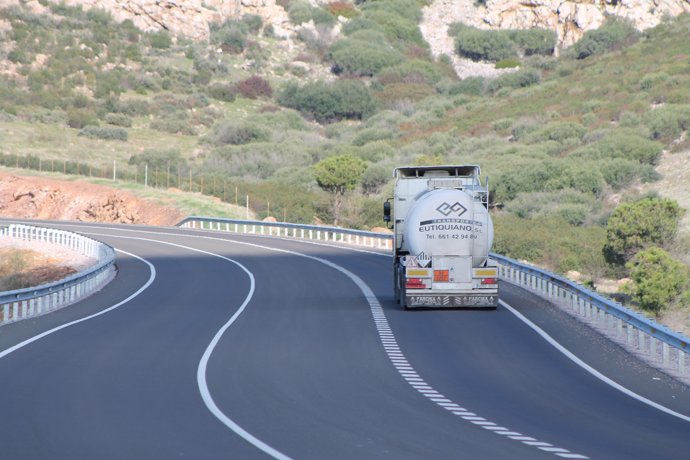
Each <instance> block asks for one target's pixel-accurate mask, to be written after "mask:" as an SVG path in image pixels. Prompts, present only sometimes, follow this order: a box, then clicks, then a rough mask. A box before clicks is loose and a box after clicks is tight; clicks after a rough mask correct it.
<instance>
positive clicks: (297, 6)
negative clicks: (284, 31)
mask: <svg viewBox="0 0 690 460" xmlns="http://www.w3.org/2000/svg"><path fill="white" fill-rule="evenodd" d="M288 17H289V18H290V22H291V23H293V24H294V25H296V26H299V25H302V24H304V23H305V22H309V21H311V20H312V7H311V5H310V4H309V3H307V2H306V1H301V0H298V1H294V2H291V3H290V6H289V8H288Z"/></svg>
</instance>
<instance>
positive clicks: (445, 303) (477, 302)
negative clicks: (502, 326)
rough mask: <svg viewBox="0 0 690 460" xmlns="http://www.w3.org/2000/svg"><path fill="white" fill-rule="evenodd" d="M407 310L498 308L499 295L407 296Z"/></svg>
mask: <svg viewBox="0 0 690 460" xmlns="http://www.w3.org/2000/svg"><path fill="white" fill-rule="evenodd" d="M405 306H406V307H407V308H424V307H427V308H462V307H468V308H496V307H498V295H497V294H410V293H409V292H408V293H407V294H406V295H405Z"/></svg>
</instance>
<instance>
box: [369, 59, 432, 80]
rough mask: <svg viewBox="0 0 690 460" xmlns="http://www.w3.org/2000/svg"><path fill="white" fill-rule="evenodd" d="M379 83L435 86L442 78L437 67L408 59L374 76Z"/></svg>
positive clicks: (429, 63) (427, 62)
mask: <svg viewBox="0 0 690 460" xmlns="http://www.w3.org/2000/svg"><path fill="white" fill-rule="evenodd" d="M376 77H377V79H378V81H379V82H381V83H382V84H384V85H387V84H389V83H426V84H428V85H435V84H437V83H438V82H439V81H441V79H442V78H443V74H442V73H441V71H440V70H439V68H438V66H437V65H434V64H433V63H431V62H429V61H423V60H421V59H410V60H406V61H403V62H401V63H400V64H396V65H394V66H389V67H385V68H383V69H382V70H380V71H379V72H378V74H377V75H376Z"/></svg>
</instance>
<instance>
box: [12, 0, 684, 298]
mask: <svg viewBox="0 0 690 460" xmlns="http://www.w3.org/2000/svg"><path fill="white" fill-rule="evenodd" d="M76 3H77V2H71V3H70V4H69V5H73V4H76ZM125 3H127V2H125ZM125 3H122V4H125ZM283 3H284V4H283ZM283 3H281V4H280V5H279V6H278V8H282V9H283V11H284V12H285V14H286V15H287V18H288V21H289V25H286V26H285V27H284V29H285V30H289V31H290V32H289V33H290V34H292V35H290V38H289V39H287V38H285V37H283V36H281V35H280V31H277V30H276V27H275V25H274V24H273V23H271V22H270V21H268V20H266V18H264V17H263V16H261V15H258V14H242V13H241V12H240V15H239V16H228V17H226V18H225V19H224V20H223V21H221V22H212V23H210V24H207V25H208V28H209V29H208V40H209V41H208V42H207V41H204V40H202V41H197V40H193V39H191V38H189V37H187V36H184V35H174V34H171V33H170V32H168V31H167V30H165V29H163V30H155V28H152V29H151V30H147V31H145V30H142V29H139V28H138V27H137V25H136V24H135V23H134V21H133V20H125V21H122V22H120V19H121V18H120V17H119V16H118V17H117V18H118V20H116V16H115V14H116V13H110V12H108V11H105V10H102V9H99V8H92V9H89V10H83V9H82V8H79V7H74V6H69V5H66V4H62V3H61V4H58V3H53V2H48V1H41V2H27V3H23V2H16V5H15V6H12V7H9V8H4V9H2V10H0V31H1V32H0V33H1V34H2V37H3V43H4V44H3V46H2V50H0V142H1V144H0V164H3V165H5V166H9V167H13V168H22V169H26V170H31V171H37V172H39V173H41V174H46V173H50V174H53V173H54V174H57V173H60V174H63V175H72V176H81V177H88V178H91V179H92V180H96V178H101V179H108V178H112V177H113V175H114V174H115V175H116V177H117V179H118V183H120V184H138V185H136V186H134V185H133V187H136V188H139V189H143V190H150V189H154V188H157V189H161V191H164V190H165V189H168V188H174V189H177V190H182V191H185V192H191V193H197V194H204V195H209V196H214V197H216V199H218V200H221V201H226V202H230V203H236V202H238V201H240V199H241V198H242V197H245V198H248V200H249V204H250V207H251V208H252V210H253V211H254V212H255V213H256V216H257V217H258V218H264V217H266V216H267V215H268V214H272V215H274V216H276V217H278V218H279V219H280V220H283V219H285V220H288V221H293V222H333V220H334V217H335V214H336V211H335V209H334V207H333V201H334V200H333V197H332V196H330V195H329V193H328V191H326V190H324V189H322V188H320V187H319V185H318V183H317V181H316V178H315V175H314V169H313V166H314V165H316V164H318V163H319V162H320V161H322V160H324V159H326V158H329V157H334V156H347V157H349V158H352V157H354V158H356V159H358V160H357V161H360V162H361V163H362V164H363V165H364V167H365V168H364V173H363V175H362V176H361V177H358V178H357V181H356V183H357V187H356V189H355V190H354V191H353V192H350V193H348V194H347V195H346V197H345V200H344V203H343V209H342V210H341V212H340V217H341V219H340V223H341V224H342V225H344V226H350V227H356V228H367V227H372V226H375V225H379V224H380V219H381V217H380V207H381V202H382V201H383V200H385V199H386V198H387V197H389V196H390V194H391V183H390V172H391V170H392V169H393V167H395V166H399V165H401V164H415V163H416V164H421V163H477V164H479V165H481V166H482V169H483V172H484V175H485V176H489V177H490V178H491V189H492V197H491V199H492V205H494V216H495V224H496V232H497V237H496V244H495V248H496V250H497V251H499V252H502V253H504V254H507V255H510V256H512V257H516V258H520V259H525V260H530V261H532V262H535V263H539V264H541V265H543V266H546V267H549V268H551V269H554V270H556V271H559V272H563V273H565V272H567V271H570V270H577V271H580V272H581V273H583V275H584V280H585V281H587V282H593V283H595V284H596V283H598V282H599V281H600V279H602V278H605V277H621V276H624V275H627V274H629V273H628V272H629V269H627V268H626V267H625V266H624V265H622V264H621V262H620V261H618V262H617V263H612V262H611V261H610V260H607V259H605V258H604V253H603V248H604V247H605V245H606V244H610V241H608V240H607V238H608V236H607V235H608V234H607V226H608V225H609V221H610V217H611V216H612V215H615V213H616V212H617V209H620V208H621V206H622V205H628V204H630V205H632V204H634V203H637V202H638V201H639V200H640V199H641V198H643V197H644V196H645V195H644V194H645V193H648V192H650V191H654V190H660V192H661V193H662V194H664V195H665V194H670V195H669V196H678V198H679V200H680V201H681V204H682V205H685V204H687V203H686V200H687V195H684V191H683V189H682V188H681V187H679V186H678V185H677V184H678V183H679V182H680V183H687V182H688V180H687V176H678V174H679V173H680V171H681V170H680V169H678V168H673V171H672V174H673V175H671V174H670V173H669V176H668V181H667V182H664V178H663V177H662V174H664V172H665V171H667V170H665V169H664V165H666V164H668V162H671V163H674V164H677V165H684V164H686V163H687V162H686V161H684V159H685V158H687V155H688V150H689V149H690V141H689V140H688V138H687V129H688V126H690V89H688V88H690V69H689V68H688V66H687V62H688V59H687V58H688V56H690V43H688V41H687V39H686V38H687V30H688V27H689V26H690V18H689V17H688V16H687V15H681V16H679V17H678V18H676V19H669V20H667V21H666V22H662V23H661V24H659V25H657V26H655V27H652V28H648V29H646V30H645V31H644V32H640V31H639V30H637V29H636V28H635V27H633V26H632V25H631V24H630V23H628V22H625V21H621V20H615V19H611V20H609V21H607V22H603V23H601V24H599V25H600V27H599V28H597V29H592V30H590V31H588V32H584V29H583V31H582V33H581V37H582V38H581V39H580V40H579V41H577V43H575V44H574V45H572V46H570V47H566V48H560V47H561V45H562V44H563V43H564V42H563V41H562V37H559V33H558V31H556V30H547V29H539V28H532V29H521V30H518V29H500V30H486V29H484V28H479V27H474V26H472V24H471V23H467V24H460V23H453V24H450V25H449V27H448V28H447V30H448V34H450V35H449V36H448V37H446V38H449V39H450V41H449V40H445V41H446V43H452V44H453V48H452V50H451V52H452V54H453V56H448V55H446V56H443V55H439V56H438V57H435V52H434V48H433V47H432V46H430V45H429V43H428V42H427V41H426V40H425V37H424V36H423V35H422V29H423V28H424V27H422V29H420V25H423V24H425V22H424V21H426V19H425V16H424V13H423V9H422V7H423V6H425V5H423V4H421V3H417V2H415V1H414V0H379V1H370V2H361V3H357V4H352V3H348V2H340V1H339V2H332V3H328V4H323V5H318V6H312V5H310V4H307V3H306V2H299V1H290V2H283ZM458 3H461V2H458ZM485 3H486V8H487V10H486V11H489V9H490V8H492V7H496V6H497V5H499V2H498V1H487V2H485ZM503 3H505V2H503ZM532 3H533V2H532ZM577 3H586V2H577ZM682 3H683V2H681V4H682ZM127 4H129V3H127ZM670 4H671V3H668V5H670ZM36 5H39V6H36ZM104 5H106V4H104ZM206 5H207V6H209V5H211V4H210V3H209V2H206ZM432 6H433V5H432ZM209 11H212V10H209ZM425 11H426V10H425ZM118 14H119V13H118ZM221 19H223V18H222V17H221ZM447 19H449V18H447ZM470 22H471V21H470ZM511 24H512V23H511ZM486 44H490V45H491V46H486ZM555 54H559V56H558V57H556V56H555ZM457 60H463V62H471V63H472V65H477V66H481V67H482V68H484V69H492V71H491V72H490V73H489V74H490V77H489V76H488V75H489V74H487V77H482V76H476V75H474V76H470V75H464V76H463V77H464V78H462V79H460V78H459V77H458V75H457V73H456V70H457V67H454V66H453V63H454V62H456V61H457ZM674 159H676V160H677V161H673V160H674ZM683 179H685V180H683ZM665 184H669V186H666V185H665ZM674 190H676V191H675V192H674ZM674 194H676V195H674ZM176 199H177V198H171V200H172V201H175V200H176ZM656 201H658V200H656ZM656 201H655V202H656ZM684 222H686V223H687V222H688V221H687V214H686V220H685V221H684ZM672 233H673V232H671V234H672ZM671 240H672V238H671ZM646 244H647V242H645V243H644V244H643V246H645V245H646ZM654 244H658V243H654ZM688 244H689V243H688V242H687V240H683V239H682V238H678V239H675V240H674V241H667V242H665V243H663V244H662V246H663V247H664V249H665V250H668V251H671V253H672V254H673V257H675V259H680V260H684V261H685V262H686V263H687V253H688ZM626 257H629V254H628V255H626ZM624 262H625V261H624ZM686 278H687V276H686ZM674 302H677V299H675V298H674Z"/></svg>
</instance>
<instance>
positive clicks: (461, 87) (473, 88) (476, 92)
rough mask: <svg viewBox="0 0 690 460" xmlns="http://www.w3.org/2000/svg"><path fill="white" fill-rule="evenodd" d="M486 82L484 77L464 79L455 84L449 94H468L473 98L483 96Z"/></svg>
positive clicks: (449, 89)
mask: <svg viewBox="0 0 690 460" xmlns="http://www.w3.org/2000/svg"><path fill="white" fill-rule="evenodd" d="M484 85H485V80H484V78H483V77H467V78H463V79H462V80H461V81H459V82H458V83H455V84H453V85H451V86H450V88H448V94H450V95H451V96H452V95H456V94H468V95H472V96H481V95H482V93H483V92H484Z"/></svg>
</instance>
